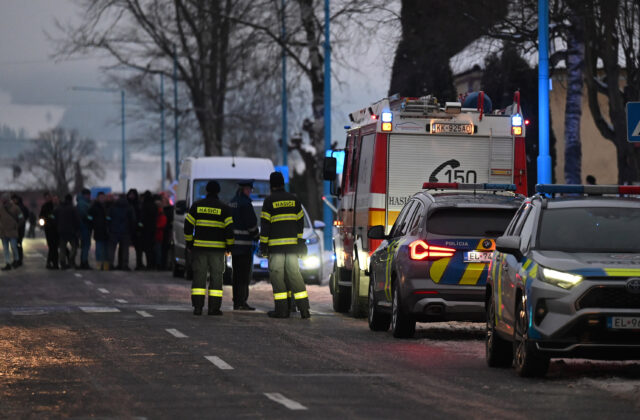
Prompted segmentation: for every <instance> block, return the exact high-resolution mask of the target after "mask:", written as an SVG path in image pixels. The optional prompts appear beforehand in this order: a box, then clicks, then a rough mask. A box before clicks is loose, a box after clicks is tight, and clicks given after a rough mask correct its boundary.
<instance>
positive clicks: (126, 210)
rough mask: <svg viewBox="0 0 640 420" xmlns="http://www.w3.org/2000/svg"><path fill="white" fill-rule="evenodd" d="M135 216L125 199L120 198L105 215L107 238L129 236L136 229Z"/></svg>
mask: <svg viewBox="0 0 640 420" xmlns="http://www.w3.org/2000/svg"><path fill="white" fill-rule="evenodd" d="M136 223H137V221H136V215H135V212H134V210H133V207H132V206H131V205H130V204H129V202H128V201H127V199H126V198H125V197H120V198H119V199H118V200H117V201H116V202H115V203H114V204H113V205H112V206H111V208H110V209H109V212H108V213H107V231H108V232H109V236H112V235H113V236H122V235H131V234H132V233H133V232H135V228H136Z"/></svg>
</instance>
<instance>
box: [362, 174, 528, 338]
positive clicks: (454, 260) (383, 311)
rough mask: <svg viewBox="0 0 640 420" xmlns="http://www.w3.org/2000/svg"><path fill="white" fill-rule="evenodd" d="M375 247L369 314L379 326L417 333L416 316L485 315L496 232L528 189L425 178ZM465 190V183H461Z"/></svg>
mask: <svg viewBox="0 0 640 420" xmlns="http://www.w3.org/2000/svg"><path fill="white" fill-rule="evenodd" d="M423 188H425V189H427V190H433V189H437V190H448V191H439V192H438V191H436V192H434V191H422V192H419V193H417V194H415V195H414V196H413V197H412V198H411V199H410V200H409V202H408V203H407V204H406V205H405V206H404V207H403V208H402V210H401V211H400V214H399V216H398V218H397V219H396V221H395V223H394V224H393V228H392V229H391V232H390V233H389V235H385V233H384V227H383V226H381V225H380V226H373V227H372V228H371V229H370V230H369V232H368V236H369V238H370V239H378V240H380V239H382V240H383V242H382V243H381V244H380V246H379V247H378V248H377V249H376V251H375V252H374V253H373V254H372V255H371V263H370V268H369V272H370V274H369V275H370V278H371V281H370V282H369V300H368V303H369V305H368V309H369V311H368V315H369V327H370V328H371V329H372V330H374V331H385V330H387V329H389V326H391V329H392V331H393V335H394V336H395V337H398V338H406V337H411V336H413V334H414V332H415V326H416V321H419V322H428V321H443V320H480V321H481V320H482V319H483V318H484V289H485V282H486V280H487V274H488V266H489V261H490V260H491V255H492V251H493V249H494V245H495V244H494V240H495V238H497V237H498V236H500V235H502V233H503V232H504V230H505V229H506V227H507V225H508V224H509V221H510V220H511V219H512V218H513V215H514V214H515V212H516V210H517V209H518V207H520V204H521V203H522V201H523V199H524V197H523V196H521V195H519V194H514V193H513V192H510V191H515V189H516V186H515V185H512V184H511V185H497V184H457V183H429V182H428V183H425V184H424V185H423ZM455 190H458V191H455Z"/></svg>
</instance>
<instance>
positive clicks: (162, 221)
mask: <svg viewBox="0 0 640 420" xmlns="http://www.w3.org/2000/svg"><path fill="white" fill-rule="evenodd" d="M154 199H155V205H156V209H157V210H156V211H157V212H158V215H157V217H156V235H155V237H154V243H153V256H154V258H153V261H154V264H155V269H156V270H162V243H163V241H164V233H165V227H166V226H167V216H165V214H164V209H163V207H162V200H161V198H160V196H159V195H158V196H156V197H154Z"/></svg>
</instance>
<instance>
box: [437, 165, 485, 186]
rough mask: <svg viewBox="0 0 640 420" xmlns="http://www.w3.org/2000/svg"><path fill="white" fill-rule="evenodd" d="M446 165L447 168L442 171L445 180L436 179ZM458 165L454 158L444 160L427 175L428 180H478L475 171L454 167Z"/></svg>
mask: <svg viewBox="0 0 640 420" xmlns="http://www.w3.org/2000/svg"><path fill="white" fill-rule="evenodd" d="M447 167H449V169H447V170H446V171H445V172H444V175H445V176H446V177H447V178H448V179H447V181H440V180H438V177H437V175H438V174H439V173H440V172H441V171H442V170H443V169H445V168H447ZM458 167H460V162H459V161H457V160H455V159H451V160H448V161H446V162H444V163H443V164H441V165H440V166H438V167H437V168H436V169H435V170H434V171H433V172H432V173H431V175H430V176H429V182H460V183H467V184H475V183H476V182H477V181H478V174H477V173H476V171H474V170H468V171H465V170H464V169H455V168H458Z"/></svg>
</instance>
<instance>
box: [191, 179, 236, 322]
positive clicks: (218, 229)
mask: <svg viewBox="0 0 640 420" xmlns="http://www.w3.org/2000/svg"><path fill="white" fill-rule="evenodd" d="M219 193H220V184H218V183H217V182H216V181H209V183H207V196H206V197H205V198H204V199H202V200H198V201H196V202H195V203H193V204H192V205H191V208H190V209H189V212H188V213H187V215H186V216H185V219H184V239H185V243H186V247H187V250H189V251H190V252H192V253H193V257H192V258H191V261H192V262H191V266H192V269H193V281H192V283H191V304H192V305H193V314H194V315H202V308H203V307H204V297H205V295H206V292H207V275H209V310H208V314H209V315H222V311H221V310H220V306H221V304H222V276H223V273H224V269H225V251H226V252H229V251H230V250H231V247H232V246H233V218H232V216H231V209H230V208H229V206H227V205H226V204H224V203H223V202H222V201H220V200H219V199H218V194H219Z"/></svg>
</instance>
